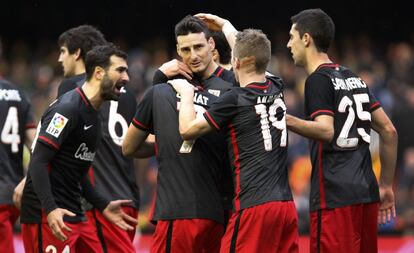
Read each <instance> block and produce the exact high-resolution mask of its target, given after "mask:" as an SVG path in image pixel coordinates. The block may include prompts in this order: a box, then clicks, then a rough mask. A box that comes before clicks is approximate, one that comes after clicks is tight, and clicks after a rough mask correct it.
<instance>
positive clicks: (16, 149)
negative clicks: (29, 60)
mask: <svg viewBox="0 0 414 253" xmlns="http://www.w3.org/2000/svg"><path fill="white" fill-rule="evenodd" d="M35 129H36V125H35V124H34V121H33V115H32V112H31V108H30V103H29V102H28V100H27V99H26V97H25V96H24V94H23V93H22V92H21V91H20V90H19V89H17V88H16V87H15V86H14V85H13V84H11V83H9V82H8V81H6V80H1V79H0V133H1V139H0V235H1V236H0V249H1V251H4V252H10V253H13V252H14V247H13V225H14V223H15V221H16V220H17V218H18V217H19V210H18V209H17V208H16V207H15V206H14V205H13V201H12V195H13V189H14V187H16V185H17V184H18V182H19V181H20V180H22V178H23V176H24V172H23V145H24V144H28V145H27V146H28V147H30V144H29V143H28V142H31V141H32V139H33V137H31V135H32V136H34V132H35ZM30 132H33V134H29V133H30ZM27 137H29V138H27Z"/></svg>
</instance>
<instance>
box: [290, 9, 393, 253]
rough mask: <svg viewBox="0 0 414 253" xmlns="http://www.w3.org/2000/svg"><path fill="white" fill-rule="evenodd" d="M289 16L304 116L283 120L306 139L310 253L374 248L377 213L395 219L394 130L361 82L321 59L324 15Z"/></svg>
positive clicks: (327, 25)
mask: <svg viewBox="0 0 414 253" xmlns="http://www.w3.org/2000/svg"><path fill="white" fill-rule="evenodd" d="M291 21H292V27H291V29H290V40H289V42H288V44H287V47H288V48H289V49H290V50H291V52H292V57H293V60H294V62H295V64H296V65H298V66H302V67H304V68H305V70H306V71H307V73H309V77H308V78H307V80H306V83H305V113H306V115H307V117H308V120H301V119H298V118H296V117H293V116H289V115H288V116H287V125H288V128H289V129H290V130H292V131H294V132H296V133H299V134H301V135H303V136H305V137H308V138H310V143H311V145H310V146H311V160H312V179H311V180H312V183H311V196H310V211H311V228H310V231H311V245H310V246H311V252H364V253H370V252H377V243H376V242H377V218H378V222H380V223H385V222H386V221H388V220H390V219H391V216H395V203H394V193H393V190H392V184H393V177H394V168H395V163H396V155H397V151H396V150H397V133H396V130H395V128H394V126H393V124H392V123H391V121H390V120H389V118H388V117H387V115H386V114H385V113H384V111H383V110H382V108H381V107H380V104H379V103H378V102H377V101H376V99H375V98H374V97H373V95H372V94H371V93H370V91H369V89H368V87H367V86H366V84H365V83H364V82H363V80H361V79H360V78H359V77H358V76H356V75H355V74H354V73H353V72H352V71H350V70H349V69H347V68H345V67H343V66H339V65H337V64H334V63H332V62H331V60H330V59H329V56H328V54H327V51H328V48H329V45H330V43H331V41H332V40H333V38H334V33H335V26H334V23H333V21H332V19H331V18H330V17H329V16H328V15H327V14H326V13H325V12H323V11H322V10H320V9H309V10H304V11H302V12H300V13H299V14H297V15H295V16H293V17H292V18H291ZM371 128H373V129H374V130H376V131H377V132H378V133H379V135H380V156H381V178H380V182H379V188H378V183H377V181H376V178H375V175H374V173H373V171H372V161H371V155H370V151H369V143H370V130H371ZM379 201H380V205H379V209H380V210H379V212H378V202H379Z"/></svg>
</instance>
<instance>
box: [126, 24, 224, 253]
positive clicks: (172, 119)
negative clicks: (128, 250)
mask: <svg viewBox="0 0 414 253" xmlns="http://www.w3.org/2000/svg"><path fill="white" fill-rule="evenodd" d="M209 32H210V31H209V30H208V28H207V27H206V25H205V24H204V23H203V22H202V21H201V20H199V19H198V18H195V17H193V16H187V17H185V18H183V19H182V20H181V21H180V22H179V23H178V24H177V25H176V27H175V36H176V40H177V52H178V54H179V55H180V57H181V58H182V59H183V62H179V61H177V60H174V61H171V62H169V63H167V64H164V65H163V66H162V67H161V68H160V70H159V71H158V75H159V76H161V77H162V81H161V82H165V81H167V80H168V78H169V77H171V78H172V77H174V76H176V75H178V74H180V75H184V76H187V78H191V79H192V81H193V82H194V84H195V85H197V86H199V87H200V89H199V91H198V92H197V94H196V95H195V100H196V104H197V108H198V110H199V111H200V112H203V111H205V110H206V108H208V107H209V106H210V105H211V103H212V102H213V101H214V100H216V99H217V97H218V96H220V95H221V94H223V93H224V92H225V91H226V90H228V89H229V88H230V87H232V84H231V83H229V82H226V81H224V80H223V79H221V78H219V77H217V76H216V75H214V72H215V70H217V69H218V65H217V64H216V63H215V62H214V61H213V60H212V51H213V50H214V41H213V39H212V38H211V36H210V35H209ZM168 65H169V66H168ZM174 66H175V67H174ZM174 68H175V69H174ZM161 70H163V71H166V72H165V73H167V74H164V73H163V72H162V71H161ZM187 71H189V72H191V73H189V72H187ZM191 75H193V77H191ZM179 105H180V98H179V96H178V95H177V94H176V92H175V91H174V90H173V89H172V87H171V86H170V85H169V84H167V83H160V84H157V85H154V86H152V87H150V88H149V89H148V90H147V91H146V93H145V95H144V97H143V99H142V101H141V102H140V103H139V104H138V107H137V112H136V114H135V117H134V119H133V121H132V124H131V125H130V127H129V129H128V133H127V136H126V138H125V141H124V144H123V152H124V154H125V155H131V154H132V153H134V152H135V151H136V150H139V149H140V147H141V145H142V143H144V140H145V138H146V137H147V136H148V134H150V133H154V134H155V138H156V144H157V145H156V146H157V147H158V149H157V151H158V152H157V160H158V163H159V170H158V179H157V190H156V200H155V206H154V213H153V217H152V220H153V221H155V222H157V226H156V230H155V233H154V235H153V238H154V240H153V244H152V246H151V250H150V251H151V252H165V251H167V252H218V251H219V248H220V240H221V236H222V233H223V231H224V229H223V225H222V224H223V222H224V213H223V203H222V197H221V196H220V189H219V187H218V185H219V184H220V180H221V178H222V175H223V171H224V170H225V169H226V168H228V161H227V159H225V157H227V155H226V149H225V142H224V136H223V134H222V133H213V134H211V135H209V136H206V137H203V138H200V139H197V140H193V141H185V142H183V141H182V139H181V137H180V135H179V132H178V112H177V109H178V108H180V106H179ZM229 179H230V178H229ZM229 184H230V186H231V181H229ZM228 203H229V202H228Z"/></svg>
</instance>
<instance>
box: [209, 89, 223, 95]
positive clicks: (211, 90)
mask: <svg viewBox="0 0 414 253" xmlns="http://www.w3.org/2000/svg"><path fill="white" fill-rule="evenodd" d="M208 93H210V94H213V95H214V96H216V97H219V96H220V90H213V89H208Z"/></svg>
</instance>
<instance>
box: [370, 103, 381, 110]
mask: <svg viewBox="0 0 414 253" xmlns="http://www.w3.org/2000/svg"><path fill="white" fill-rule="evenodd" d="M379 105H380V103H379V102H375V103H373V104H372V105H371V107H369V109H370V110H371V109H373V108H374V107H376V106H379Z"/></svg>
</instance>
